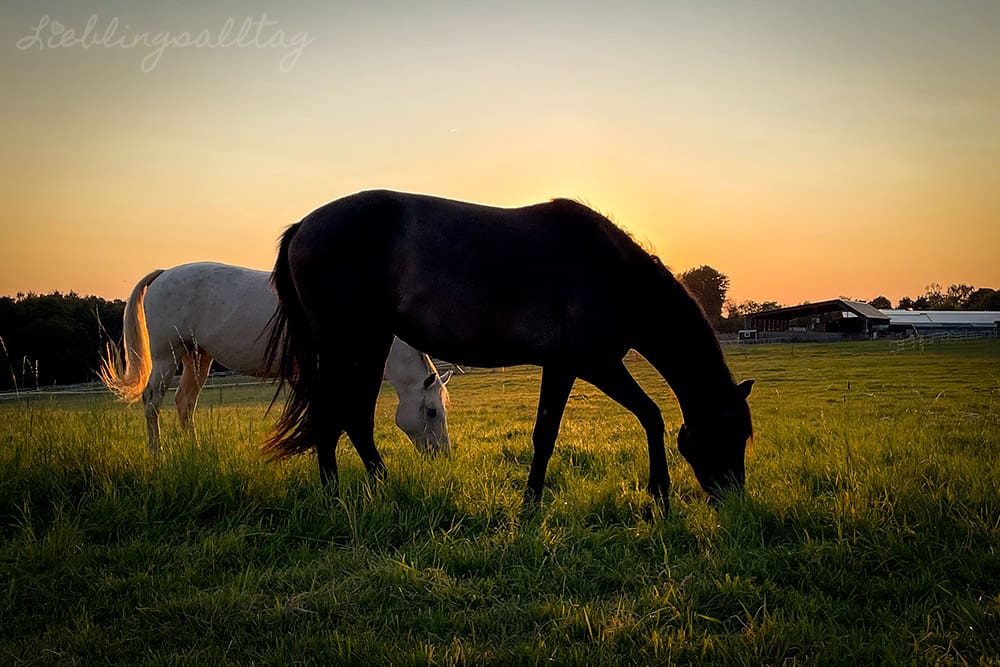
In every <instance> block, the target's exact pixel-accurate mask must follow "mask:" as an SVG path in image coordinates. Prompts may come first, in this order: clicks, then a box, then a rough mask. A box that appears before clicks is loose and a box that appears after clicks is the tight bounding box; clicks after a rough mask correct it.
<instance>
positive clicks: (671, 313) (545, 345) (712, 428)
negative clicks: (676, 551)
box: [265, 190, 753, 507]
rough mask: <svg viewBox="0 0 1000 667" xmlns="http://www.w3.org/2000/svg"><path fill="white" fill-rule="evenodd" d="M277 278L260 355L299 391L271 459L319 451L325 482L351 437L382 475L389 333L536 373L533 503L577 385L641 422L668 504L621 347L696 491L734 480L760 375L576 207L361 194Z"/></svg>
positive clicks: (446, 354)
mask: <svg viewBox="0 0 1000 667" xmlns="http://www.w3.org/2000/svg"><path fill="white" fill-rule="evenodd" d="M272 283H273V284H274V286H275V288H276V290H277V293H278V301H279V306H278V311H277V314H276V315H277V319H276V321H275V325H274V328H273V330H272V331H271V337H270V339H269V341H268V350H269V359H271V360H272V362H278V363H279V366H280V376H281V378H282V381H284V382H288V383H290V385H291V387H292V392H291V394H290V395H289V397H288V401H287V403H286V404H285V408H284V411H283V413H282V416H281V418H280V420H279V421H278V424H277V426H276V429H275V432H274V433H273V434H272V435H271V437H270V438H269V440H268V441H267V442H266V444H265V450H266V451H267V452H268V453H269V454H270V455H271V457H272V458H282V457H285V456H289V455H292V454H295V453H299V452H304V451H306V450H307V449H309V448H311V447H316V448H317V450H318V452H319V460H320V464H321V466H326V468H327V472H326V474H325V475H324V478H333V477H334V476H335V475H336V459H335V447H336V443H337V440H338V439H339V437H340V435H341V433H342V432H344V431H346V432H347V434H348V436H349V437H350V439H351V441H352V442H353V443H354V446H355V447H356V448H357V450H358V453H359V454H360V455H361V459H362V460H363V461H364V463H365V466H366V467H367V469H368V471H369V473H370V474H371V475H373V476H379V475H380V474H382V473H383V472H384V464H383V463H382V459H381V458H380V457H379V454H378V451H377V450H376V447H375V443H374V440H373V437H372V419H373V411H374V407H375V397H376V395H377V393H378V381H379V377H380V376H379V372H380V371H379V369H380V368H381V365H382V363H383V361H384V360H385V357H386V354H387V353H388V351H389V346H390V344H391V342H392V337H393V335H394V334H395V335H398V336H400V337H402V338H405V339H406V340H408V341H410V342H412V343H413V344H414V345H417V346H418V347H420V348H421V349H423V350H426V351H427V352H428V353H430V354H432V355H435V356H440V357H441V358H445V359H450V360H452V361H454V362H456V363H460V364H468V365H470V366H486V367H499V366H513V365H518V364H534V365H538V366H541V367H542V381H541V391H540V396H539V401H538V414H537V418H536V421H535V427H534V432H533V434H532V443H533V446H534V455H533V457H532V461H531V467H530V469H529V472H528V481H527V489H526V492H525V500H526V502H528V503H531V502H536V501H538V500H539V499H540V498H541V493H542V486H543V482H544V478H545V469H546V466H547V465H548V462H549V458H550V457H551V455H552V450H553V446H554V444H555V440H556V436H557V434H558V431H559V423H560V421H561V419H562V414H563V409H564V408H565V406H566V401H567V398H568V397H569V394H570V390H571V388H572V386H573V383H574V381H575V380H576V378H581V379H583V380H586V381H587V382H589V383H591V384H593V385H594V386H595V387H597V388H598V389H600V390H601V391H603V392H604V393H605V394H607V395H608V396H609V397H611V398H612V399H613V400H615V401H617V402H618V403H620V404H621V405H622V406H624V407H625V408H626V409H627V410H629V411H631V412H632V413H633V414H635V416H636V417H638V419H639V422H640V423H641V424H642V426H643V428H644V429H645V431H646V436H647V441H648V447H649V487H648V488H649V491H650V493H651V494H652V495H653V497H654V498H656V499H658V500H659V501H660V502H661V503H662V505H663V506H664V507H666V506H667V502H668V500H667V498H668V491H669V486H670V477H669V475H668V472H667V459H666V453H665V451H664V445H663V436H664V423H663V418H662V416H661V414H660V410H659V408H658V407H657V405H656V403H655V402H653V400H652V399H650V398H649V396H648V395H646V393H645V392H644V391H643V390H642V389H641V388H640V387H639V385H638V384H637V383H636V382H635V380H634V379H633V378H632V376H631V375H630V374H629V372H628V370H627V369H626V368H625V365H624V364H623V361H622V360H623V358H624V356H625V354H626V353H627V352H628V350H629V349H635V350H636V351H638V352H639V353H640V354H642V355H643V356H644V357H645V358H646V359H647V360H648V361H649V362H650V363H651V364H652V365H653V367H654V368H655V369H656V370H657V371H658V372H659V373H660V375H662V376H663V378H664V379H665V380H666V381H667V383H668V384H669V385H670V386H671V388H672V389H673V391H674V393H675V395H676V396H677V400H678V402H679V403H680V407H681V411H682V413H683V416H684V424H683V425H682V426H681V429H680V433H679V435H678V446H679V449H680V452H681V454H682V455H683V456H684V458H685V459H687V461H688V463H689V464H690V465H691V467H692V469H693V470H694V473H695V476H696V477H697V479H698V482H699V483H700V484H701V486H702V488H704V489H705V491H707V492H708V494H709V495H710V496H711V497H712V499H713V500H715V499H718V498H719V496H720V495H721V494H722V493H723V491H724V490H725V489H726V488H727V487H730V486H732V487H737V488H740V489H742V487H743V484H744V479H745V469H744V455H745V450H746V444H747V440H748V439H749V438H750V437H751V436H752V434H753V429H752V425H751V419H750V409H749V407H748V405H747V400H746V399H747V397H748V396H749V394H750V388H751V386H752V384H753V381H752V380H747V381H745V382H743V383H741V384H737V383H736V382H735V381H734V380H733V377H732V375H731V374H730V372H729V369H728V368H727V366H726V362H725V359H724V357H723V354H722V350H721V348H720V346H719V342H718V340H717V339H716V337H715V333H714V332H713V330H712V327H711V326H710V325H709V323H708V320H707V319H706V317H705V314H704V312H703V311H702V309H701V307H700V306H699V304H698V302H697V301H696V300H695V299H694V298H693V297H692V296H691V294H689V293H688V291H687V290H686V289H685V288H684V286H683V285H681V284H680V283H679V282H678V281H677V280H676V279H674V277H673V276H672V275H671V274H670V272H669V271H668V270H667V269H666V267H665V266H664V265H663V264H662V263H661V262H660V260H659V259H658V258H656V257H655V256H653V255H650V254H649V253H648V252H646V251H645V250H643V249H642V248H641V247H639V245H638V244H637V243H635V241H634V240H633V239H632V238H631V237H630V236H629V235H628V234H627V233H626V232H624V231H622V230H621V229H619V228H618V227H617V226H616V225H614V224H613V223H612V222H611V221H609V220H608V219H607V218H606V217H604V216H602V215H600V214H598V213H596V212H595V211H593V210H591V209H590V208H588V207H586V206H584V205H583V204H580V203H579V202H576V201H572V200H566V199H555V200H553V201H550V202H546V203H541V204H536V205H533V206H526V207H523V208H511V209H504V208H494V207H490V206H482V205H478V204H471V203H466V202H460V201H452V200H448V199H441V198H437V197H430V196H425V195H416V194H405V193H399V192H392V191H384V190H379V191H368V192H360V193H357V194H354V195H350V196H348V197H344V198H342V199H338V200H336V201H333V202H331V203H329V204H326V205H325V206H322V207H320V208H318V209H316V210H315V211H313V212H312V213H310V214H309V215H307V216H306V217H305V218H304V219H303V220H302V221H301V222H298V223H296V224H294V225H292V226H291V227H289V228H288V229H287V230H286V231H285V233H284V235H283V236H282V238H281V244H280V250H279V252H278V257H277V260H276V262H275V266H274V272H273V274H272Z"/></svg>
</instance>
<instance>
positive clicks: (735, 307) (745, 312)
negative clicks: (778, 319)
mask: <svg viewBox="0 0 1000 667" xmlns="http://www.w3.org/2000/svg"><path fill="white" fill-rule="evenodd" d="M775 308H781V304H780V303H778V302H777V301H764V302H760V303H758V302H757V301H741V302H740V303H736V302H735V301H726V317H725V318H724V319H723V320H722V321H721V322H720V323H719V331H723V332H725V333H735V332H737V331H739V330H740V329H743V328H745V327H746V323H747V322H746V319H747V317H749V316H750V315H753V314H754V313H760V312H763V311H765V310H774V309H775Z"/></svg>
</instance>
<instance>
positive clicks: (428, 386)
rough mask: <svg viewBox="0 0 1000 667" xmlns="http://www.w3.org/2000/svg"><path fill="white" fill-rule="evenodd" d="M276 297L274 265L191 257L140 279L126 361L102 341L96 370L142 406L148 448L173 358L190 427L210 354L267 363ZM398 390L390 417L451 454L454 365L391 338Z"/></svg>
mask: <svg viewBox="0 0 1000 667" xmlns="http://www.w3.org/2000/svg"><path fill="white" fill-rule="evenodd" d="M277 306H278V299H277V295H276V294H275V293H274V290H273V289H272V288H271V285H270V273H269V272H267V271H256V270H253V269H247V268H244V267H240V266H230V265H228V264H217V263H215V262H196V263H193V264H182V265H180V266H175V267H174V268H172V269H158V270H156V271H153V272H152V273H150V274H149V275H147V276H145V277H144V278H143V279H142V280H140V281H139V282H138V284H136V286H135V287H134V288H133V289H132V293H131V294H130V295H129V298H128V301H127V302H126V304H125V317H124V326H123V333H124V339H125V360H124V363H122V360H121V355H120V354H119V352H118V350H117V349H116V348H112V347H111V346H109V347H108V354H107V356H106V357H105V359H104V360H103V364H102V367H101V370H100V371H99V375H100V378H101V381H103V382H104V384H105V385H106V386H107V387H108V388H109V389H110V390H111V391H112V392H114V394H115V395H116V396H117V397H118V398H119V399H121V400H123V401H126V402H128V403H135V402H137V401H138V400H139V399H140V398H141V399H142V401H143V403H144V405H145V407H146V426H147V429H148V431H149V451H150V453H151V454H152V455H153V456H154V457H156V456H159V453H160V424H159V411H160V404H161V403H162V402H163V397H164V395H165V394H166V392H167V390H168V389H169V388H170V386H171V384H172V382H173V379H174V374H175V372H176V370H177V363H178V362H180V363H181V364H182V365H183V371H182V373H181V379H180V383H179V384H178V387H177V397H176V401H177V412H178V414H179V415H180V420H181V425H182V426H183V427H184V428H186V429H189V430H191V431H192V432H193V431H194V410H195V406H196V405H197V404H198V394H199V393H200V392H201V389H202V387H203V386H204V385H205V381H206V380H207V379H208V372H209V369H210V368H211V367H212V362H213V360H217V361H218V362H219V363H220V364H222V365H223V366H226V367H227V368H229V369H231V370H235V371H239V372H241V373H246V374H247V375H253V376H256V377H265V378H266V377H274V376H275V375H276V374H274V373H271V372H270V371H269V370H268V369H267V368H265V365H266V364H265V361H264V359H265V346H266V344H267V338H268V334H269V333H270V332H269V330H267V331H265V329H268V325H269V323H270V319H271V315H273V314H274V311H275V309H276V308H277ZM384 377H385V379H387V380H389V382H390V383H391V384H392V386H393V387H394V388H395V390H396V393H397V394H398V395H399V406H398V408H397V409H396V425H397V426H399V428H400V429H401V430H402V431H403V432H404V433H406V435H407V436H409V438H410V440H412V441H413V444H414V445H415V446H416V447H417V449H418V450H422V451H428V452H431V453H443V454H448V453H450V451H451V443H450V441H449V439H448V420H447V415H446V408H447V405H448V389H447V388H446V387H445V384H446V383H447V382H448V379H449V378H450V377H451V371H448V372H446V373H445V374H444V375H438V372H437V369H435V368H434V364H433V363H432V362H431V360H430V358H429V357H428V356H427V355H426V354H424V353H422V352H418V351H417V350H415V349H414V348H412V347H410V346H409V345H408V344H406V343H405V342H403V341H401V340H399V339H398V338H397V339H395V341H394V342H393V345H392V349H391V350H390V351H389V357H388V360H387V362H386V368H385V373H384Z"/></svg>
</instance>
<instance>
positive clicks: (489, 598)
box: [0, 342, 1000, 665]
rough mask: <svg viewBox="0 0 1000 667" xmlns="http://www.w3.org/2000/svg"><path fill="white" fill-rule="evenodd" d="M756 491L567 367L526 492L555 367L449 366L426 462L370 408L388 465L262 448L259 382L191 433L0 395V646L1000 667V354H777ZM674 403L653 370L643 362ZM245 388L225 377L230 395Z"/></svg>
mask: <svg viewBox="0 0 1000 667" xmlns="http://www.w3.org/2000/svg"><path fill="white" fill-rule="evenodd" d="M730 361H731V364H732V366H733V368H734V371H735V373H736V374H737V376H738V377H740V378H744V377H755V378H757V380H758V384H757V386H756V388H755V390H754V394H753V396H752V401H751V404H752V407H753V409H754V412H755V422H756V428H757V437H756V441H755V443H754V445H753V448H752V451H751V453H750V458H749V461H748V471H749V472H748V494H747V496H746V497H742V498H735V497H734V498H730V499H728V500H727V501H726V502H725V503H724V504H723V506H722V507H721V508H720V509H719V510H718V511H715V510H713V509H711V508H709V507H708V506H707V504H706V503H705V500H704V497H703V495H702V493H701V492H700V491H699V490H698V489H697V485H696V483H695V482H694V479H693V475H692V474H691V472H690V469H689V468H688V467H687V466H686V464H684V462H683V461H682V460H681V459H680V457H679V456H678V455H677V453H676V450H675V449H674V448H673V447H672V446H671V447H669V451H670V463H671V473H672V477H673V480H674V487H673V493H672V507H671V511H670V513H669V514H668V515H667V516H659V515H656V514H655V513H654V516H653V518H652V519H645V518H644V516H646V515H647V514H648V512H649V510H650V508H651V504H650V502H649V500H648V498H647V497H646V495H645V492H644V490H643V488H644V480H645V474H646V454H645V445H644V439H643V437H642V434H641V432H640V430H639V428H638V426H637V424H636V423H635V422H634V420H633V419H632V418H631V417H630V416H629V415H627V414H626V413H624V412H623V411H622V410H620V409H619V408H618V407H617V406H615V405H614V404H612V403H610V402H609V401H608V400H607V399H605V398H604V397H603V396H601V395H600V394H598V393H597V392H596V391H595V390H593V389H592V388H591V387H589V386H588V385H585V384H583V383H579V384H578V385H577V386H576V388H575V390H574V393H573V398H572V399H571V402H570V406H569V408H568V411H567V415H566V419H565V421H564V424H563V429H562V432H561V435H560V439H559V442H558V443H557V449H556V453H555V456H554V457H553V461H552V464H551V466H550V473H549V476H548V480H547V490H546V495H545V499H544V502H543V504H542V506H541V508H540V509H539V510H538V511H537V512H535V513H528V514H525V513H523V512H522V509H521V505H520V498H521V493H522V491H523V488H524V482H525V478H526V466H527V462H528V461H529V460H530V454H531V451H530V450H531V445H530V431H531V425H532V418H533V414H534V400H535V397H536V391H537V384H538V373H537V371H535V370H533V369H515V370H508V371H505V372H497V373H486V372H483V373H476V374H472V375H467V376H461V377H457V378H456V379H455V380H454V381H453V383H452V385H450V386H451V387H452V400H453V403H452V409H451V411H450V415H449V419H450V425H451V431H452V437H453V442H454V447H455V452H454V455H453V456H452V457H451V459H448V460H441V459H438V460H427V459H424V458H423V457H421V456H419V455H417V454H416V452H414V451H413V450H412V447H411V446H410V445H409V443H408V442H407V441H406V440H405V438H404V436H402V435H401V434H400V433H399V432H398V431H396V430H395V429H394V428H393V427H392V426H391V424H392V419H391V412H392V409H393V405H394V398H393V397H392V396H391V395H386V397H385V400H383V401H380V406H379V427H378V434H377V436H378V438H379V441H380V443H382V450H383V453H384V455H385V458H386V460H387V464H388V466H389V469H390V477H389V479H388V480H387V481H386V482H385V483H383V484H380V485H378V486H377V487H375V488H372V487H371V486H370V485H369V484H368V483H367V481H366V479H365V478H364V475H363V471H362V468H361V465H360V463H359V462H358V460H357V457H356V456H355V455H354V453H353V451H351V450H350V447H349V445H347V444H346V442H345V443H343V444H342V446H341V453H342V455H341V463H342V465H341V471H342V493H341V498H340V499H339V500H337V499H333V498H331V497H329V496H328V495H327V494H325V493H324V492H323V491H322V490H321V489H320V488H319V485H318V483H317V480H316V478H317V475H316V473H315V471H314V470H313V467H314V465H313V463H312V461H310V460H308V459H307V458H302V459H299V460H295V461H292V462H288V463H285V464H281V465H269V464H266V463H264V462H262V461H261V459H260V457H259V454H258V443H259V441H260V439H261V436H262V435H263V433H264V432H265V431H266V429H267V427H268V423H269V420H268V419H265V418H264V414H263V412H264V405H265V403H266V399H267V398H268V397H269V395H268V390H267V389H266V388H265V389H260V390H256V391H247V390H225V391H223V390H219V391H209V392H208V393H207V394H206V396H205V397H204V399H203V403H204V405H203V407H202V412H201V413H200V415H199V418H200V422H199V424H200V430H201V441H200V446H198V447H195V446H194V444H193V443H192V442H190V441H187V440H185V439H184V437H183V436H182V434H181V433H180V432H179V430H178V429H177V426H176V417H175V416H173V415H170V416H167V417H165V418H164V425H165V429H164V431H165V433H164V438H165V441H166V442H167V443H169V445H168V450H169V453H168V456H167V457H166V459H165V460H164V461H163V462H162V463H161V464H159V465H153V464H152V463H151V462H150V461H149V460H148V457H147V455H146V452H145V445H144V427H143V425H142V417H141V410H138V409H134V408H133V409H128V408H125V407H123V406H120V405H116V404H112V403H110V402H108V401H105V400H103V399H94V398H89V399H81V400H72V401H68V400H55V401H52V400H43V401H37V400H36V401H27V402H26V401H23V400H22V401H20V402H15V403H7V404H3V405H0V664H14V665H16V664H37V663H44V664H53V663H54V664H95V663H96V664H100V663H109V662H110V663H127V664H143V663H148V664H213V663H215V664H246V663H267V664H287V663H316V664H402V665H406V664H463V663H466V664H541V663H544V664H668V663H672V662H679V663H720V664H754V665H756V664H765V663H767V664H775V663H787V664H797V663H802V664H807V663H813V664H857V663H867V664H898V663H907V664H909V663H913V662H916V663H934V662H944V663H958V664H962V663H970V664H1000V553H998V549H1000V491H998V488H1000V468H998V463H997V460H998V454H1000V345H997V344H996V343H993V344H990V343H985V342H984V343H972V344H953V345H950V346H944V347H942V348H941V349H939V350H928V351H925V352H924V353H922V354H921V353H906V354H901V355H892V354H889V353H888V352H887V348H886V347H885V346H884V345H877V344H865V345H845V346H815V347H810V346H795V347H790V346H784V347H767V348H765V347H761V348H752V349H748V350H746V351H740V352H736V353H733V354H731V355H730ZM632 367H633V369H634V370H635V372H636V374H637V375H638V376H639V377H640V379H641V381H642V382H643V384H644V386H646V387H647V388H649V389H650V391H651V392H652V393H653V394H654V396H655V397H656V399H657V400H658V402H659V403H660V404H661V406H663V408H664V415H665V417H666V419H667V421H668V424H669V425H670V428H671V433H670V436H671V437H675V436H676V429H677V427H678V426H679V421H680V420H679V415H678V413H677V409H676V407H675V405H674V403H673V400H672V398H671V397H670V395H669V391H668V390H667V389H666V387H665V386H664V385H663V383H662V381H659V380H657V379H656V378H655V377H654V375H653V373H652V372H651V370H650V369H649V368H648V367H647V366H645V364H644V363H642V362H635V363H633V364H632ZM227 392H228V393H227Z"/></svg>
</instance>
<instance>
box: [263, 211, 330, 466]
mask: <svg viewBox="0 0 1000 667" xmlns="http://www.w3.org/2000/svg"><path fill="white" fill-rule="evenodd" d="M299 224H300V223H296V224H294V225H291V226H290V227H289V228H288V229H286V230H285V233H284V234H282V235H281V243H280V245H279V247H278V258H277V259H276V260H275V262H274V271H273V272H272V273H271V284H272V285H273V286H274V289H275V291H276V292H277V293H278V309H277V310H275V311H274V315H273V316H272V317H271V322H270V331H271V333H270V334H269V336H268V338H267V348H266V349H267V352H266V357H265V362H264V363H265V368H268V369H273V370H276V371H277V373H276V375H277V377H278V378H279V382H278V389H277V391H276V392H275V395H274V399H272V401H271V403H272V404H273V403H274V401H275V400H277V398H278V393H280V392H281V389H282V387H284V386H285V384H287V385H288V386H289V387H290V388H291V392H290V393H289V395H288V398H287V399H285V407H284V409H283V410H282V412H281V417H280V418H279V419H278V422H277V424H275V428H274V432H273V433H272V434H271V435H270V437H269V438H268V439H267V440H266V441H265V442H264V453H265V455H266V456H267V457H268V458H269V459H271V460H272V461H277V460H280V459H283V458H287V457H289V456H293V455H295V454H301V453H303V452H306V451H309V450H310V449H312V447H313V444H314V440H313V432H312V431H313V429H312V424H311V423H310V421H311V420H310V418H309V412H310V411H309V406H310V404H311V403H312V401H313V399H314V398H315V394H316V390H317V387H318V381H319V373H318V371H317V362H318V359H319V352H318V350H317V349H316V346H315V344H314V343H313V337H312V333H311V332H310V330H309V321H308V319H307V318H306V313H305V310H303V308H302V303H301V302H300V301H299V295H298V293H297V292H296V290H295V284H294V283H293V282H292V273H291V269H290V267H289V264H288V246H289V245H291V242H292V238H293V237H294V236H295V233H296V232H297V231H298V230H299Z"/></svg>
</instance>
